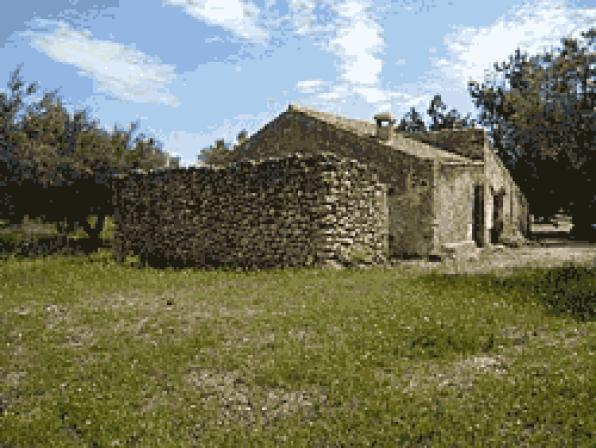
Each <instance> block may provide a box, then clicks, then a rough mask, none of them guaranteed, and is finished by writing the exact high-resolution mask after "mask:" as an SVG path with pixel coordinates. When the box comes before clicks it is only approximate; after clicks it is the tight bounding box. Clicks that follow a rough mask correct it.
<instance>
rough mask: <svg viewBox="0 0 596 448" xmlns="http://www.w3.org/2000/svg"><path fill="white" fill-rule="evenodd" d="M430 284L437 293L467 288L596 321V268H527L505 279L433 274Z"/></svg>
mask: <svg viewBox="0 0 596 448" xmlns="http://www.w3.org/2000/svg"><path fill="white" fill-rule="evenodd" d="M427 280H429V278H428V277H427ZM430 281H431V282H432V283H433V286H434V288H436V289H437V290H438V291H442V290H448V289H451V288H453V287H456V288H465V287H466V286H468V287H470V288H472V289H473V290H487V289H490V290H493V291H494V292H495V293H497V294H502V295H506V296H507V297H509V298H511V299H515V300H519V301H523V302H531V301H534V302H536V303H538V304H541V305H543V306H544V307H545V308H546V309H547V311H548V312H549V313H550V314H552V315H557V316H564V315H567V316H570V317H572V318H574V319H575V320H578V321H582V322H587V321H594V320H596V267H586V266H578V265H573V264H567V265H564V266H561V267H557V268H539V269H537V268H524V269H520V270H519V271H518V272H515V273H514V274H512V275H509V276H506V277H501V276H499V277H497V276H495V275H490V274H481V275H474V274H450V275H442V274H439V273H432V274H430Z"/></svg>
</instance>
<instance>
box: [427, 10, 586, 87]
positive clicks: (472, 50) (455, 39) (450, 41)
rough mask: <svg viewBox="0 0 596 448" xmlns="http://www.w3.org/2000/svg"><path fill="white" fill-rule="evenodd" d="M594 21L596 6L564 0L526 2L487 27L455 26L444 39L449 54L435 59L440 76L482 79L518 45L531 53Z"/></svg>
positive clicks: (551, 44)
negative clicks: (588, 6)
mask: <svg viewBox="0 0 596 448" xmlns="http://www.w3.org/2000/svg"><path fill="white" fill-rule="evenodd" d="M595 22H596V8H572V7H570V6H569V4H568V2H567V1H566V0H535V1H527V2H525V3H523V4H522V5H521V6H520V7H518V8H516V9H513V10H512V11H510V12H509V13H508V14H506V15H505V16H503V17H501V18H499V19H498V20H497V21H495V22H494V23H493V24H492V25H489V26H486V27H477V28H475V27H455V28H454V30H453V32H451V33H449V34H448V35H447V36H445V38H444V43H445V46H446V47H447V53H448V57H447V58H446V59H435V60H434V61H433V62H434V66H435V67H436V68H437V69H438V70H441V71H442V73H443V75H444V76H446V77H448V78H451V79H456V80H458V81H459V82H461V83H462V84H465V83H466V82H467V81H468V80H469V79H474V80H477V81H481V80H482V79H483V78H484V72H485V70H486V69H491V68H492V65H493V63H494V62H497V61H504V60H506V59H507V58H508V56H509V55H511V54H512V53H513V52H514V51H515V50H516V49H517V48H520V49H521V50H522V51H527V52H529V53H530V54H535V53H539V52H542V51H543V50H545V49H549V48H550V47H552V46H557V45H558V44H559V43H560V39H561V38H562V37H565V36H568V35H573V34H575V35H577V34H578V32H579V31H582V30H586V29H587V28H588V27H590V26H591V25H593V24H594V23H595Z"/></svg>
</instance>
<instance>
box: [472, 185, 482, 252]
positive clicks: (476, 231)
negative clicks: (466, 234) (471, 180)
mask: <svg viewBox="0 0 596 448" xmlns="http://www.w3.org/2000/svg"><path fill="white" fill-rule="evenodd" d="M483 233H484V186H482V185H476V186H474V197H473V199H472V238H473V239H474V242H475V243H476V246H478V247H482V246H483V244H484V235H483Z"/></svg>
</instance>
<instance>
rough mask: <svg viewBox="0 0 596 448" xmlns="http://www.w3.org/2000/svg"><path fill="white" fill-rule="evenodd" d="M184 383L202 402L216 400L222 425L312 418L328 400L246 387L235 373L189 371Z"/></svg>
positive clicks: (304, 392) (306, 393) (302, 392)
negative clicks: (299, 416)
mask: <svg viewBox="0 0 596 448" xmlns="http://www.w3.org/2000/svg"><path fill="white" fill-rule="evenodd" d="M187 380H188V382H189V384H191V385H192V386H193V387H195V388H196V389H197V392H198V393H199V396H200V397H201V401H203V402H206V401H209V400H216V402H217V404H218V406H219V409H220V419H221V421H220V423H222V424H230V423H235V422H241V423H242V424H243V425H245V426H248V427H252V426H255V425H257V424H259V423H260V424H263V425H267V424H269V423H271V422H274V421H276V420H278V419H282V418H285V417H287V416H289V415H291V414H294V413H297V412H301V413H304V414H306V415H308V416H310V417H311V418H314V416H315V413H316V411H315V409H316V407H317V406H318V405H321V404H324V403H325V402H326V400H327V397H326V395H324V394H322V393H321V392H320V391H307V390H295V391H288V390H284V389H282V388H270V389H265V388H262V387H258V386H254V385H249V384H247V383H246V382H245V381H244V380H243V379H242V376H241V375H240V374H239V373H237V372H218V371H213V370H205V369H192V371H191V372H190V373H189V374H188V376H187Z"/></svg>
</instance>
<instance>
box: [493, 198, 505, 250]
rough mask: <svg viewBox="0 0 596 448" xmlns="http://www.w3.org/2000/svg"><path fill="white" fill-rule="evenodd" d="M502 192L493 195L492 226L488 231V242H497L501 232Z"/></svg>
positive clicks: (499, 239)
mask: <svg viewBox="0 0 596 448" xmlns="http://www.w3.org/2000/svg"><path fill="white" fill-rule="evenodd" d="M504 196H505V194H504V192H498V193H495V194H494V195H493V227H492V229H491V232H490V242H491V243H492V244H498V243H499V241H501V235H502V234H503V202H504V201H503V198H504Z"/></svg>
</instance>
